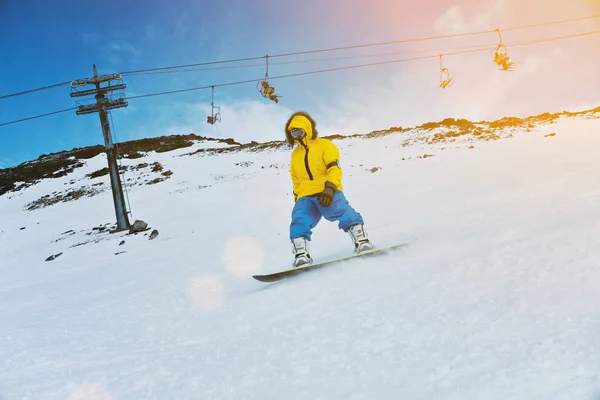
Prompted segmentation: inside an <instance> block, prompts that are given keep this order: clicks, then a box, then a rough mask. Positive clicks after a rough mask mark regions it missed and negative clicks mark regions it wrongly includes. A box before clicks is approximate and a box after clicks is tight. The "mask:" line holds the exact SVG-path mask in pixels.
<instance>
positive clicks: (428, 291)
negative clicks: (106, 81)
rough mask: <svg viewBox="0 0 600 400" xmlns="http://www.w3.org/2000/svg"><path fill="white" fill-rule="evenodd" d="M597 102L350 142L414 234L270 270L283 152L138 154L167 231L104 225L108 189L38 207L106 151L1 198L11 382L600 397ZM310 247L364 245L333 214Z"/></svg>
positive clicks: (134, 198)
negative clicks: (477, 132)
mask: <svg viewBox="0 0 600 400" xmlns="http://www.w3.org/2000/svg"><path fill="white" fill-rule="evenodd" d="M599 117H600V114H596V115H595V117H594V118H579V117H578V118H567V117H564V118H559V119H557V120H556V121H555V122H554V123H548V124H539V125H538V126H536V127H535V128H533V129H529V131H524V130H521V131H519V130H514V129H513V130H512V131H511V132H510V133H508V134H505V135H503V137H504V138H503V139H501V140H494V141H482V140H477V139H476V138H473V137H470V138H469V137H463V138H459V139H457V141H456V142H451V143H448V142H434V143H431V142H426V141H412V142H411V144H407V143H406V138H407V137H410V136H411V135H413V136H415V137H421V138H422V137H424V135H426V134H427V133H426V132H419V131H413V132H409V133H406V132H405V133H400V132H399V133H395V134H391V135H387V136H382V137H376V138H369V139H367V138H362V137H354V138H349V139H343V140H336V141H335V142H336V144H338V146H339V147H340V151H341V154H342V160H341V163H342V167H343V170H344V174H345V175H344V186H345V189H346V195H347V197H348V198H349V200H350V202H351V204H352V205H353V206H354V207H355V208H356V209H357V210H358V211H359V212H361V213H362V214H363V216H364V218H365V220H366V222H367V224H366V228H367V231H368V232H369V234H370V235H371V238H372V240H373V241H374V243H375V244H376V245H379V246H382V247H383V246H387V245H391V244H397V243H402V242H408V243H410V246H409V247H408V248H406V249H405V250H403V251H401V252H399V253H395V254H392V255H389V256H386V257H383V258H376V259H372V260H370V259H365V260H360V259H357V260H353V261H352V262H348V263H346V264H342V265H338V266H336V267H332V268H329V269H323V270H319V271H315V272H314V273H308V274H304V275H302V276H299V277H297V278H294V279H291V280H287V281H283V282H279V283H274V284H265V283H260V282H257V281H255V280H253V279H252V278H251V277H250V276H251V275H252V274H255V273H259V272H270V271H275V270H278V269H281V268H287V267H289V265H290V262H291V246H290V244H289V241H288V238H287V234H288V226H289V218H290V212H291V208H292V206H293V197H292V193H291V184H290V180H289V176H288V170H287V162H288V159H289V150H285V149H279V150H277V149H275V150H271V151H265V152H246V151H240V152H227V153H223V154H218V155H210V154H207V153H199V154H195V155H187V156H186V155H185V153H189V152H188V151H174V152H168V153H160V154H156V153H149V154H147V155H146V156H145V157H144V158H143V159H137V160H128V161H124V163H130V164H132V165H133V164H138V163H140V162H146V163H153V162H155V161H158V162H160V164H161V165H162V166H163V167H164V169H166V170H170V171H172V172H173V175H172V176H170V178H169V179H167V180H165V181H163V182H160V183H157V184H154V185H132V186H130V187H129V191H128V194H129V199H130V202H131V207H132V213H133V216H132V222H133V220H134V219H142V220H144V221H146V222H148V223H149V225H150V227H151V228H152V229H157V230H158V231H159V233H160V234H159V236H158V237H157V238H156V239H154V240H148V234H149V232H150V231H147V232H144V233H140V234H138V235H128V234H127V233H126V232H122V233H115V234H109V233H107V232H106V231H103V230H102V229H96V230H93V229H92V228H93V227H99V226H105V225H106V224H112V223H113V222H114V220H115V217H114V211H113V206H112V197H111V195H110V193H109V192H102V193H101V194H98V195H96V196H93V197H82V198H80V199H79V200H77V201H71V202H67V203H58V204H56V205H53V206H50V207H42V208H39V209H36V210H33V211H24V207H25V206H26V205H27V204H29V203H30V202H32V201H34V200H36V199H38V198H40V197H41V196H44V195H46V194H49V193H52V192H53V191H55V190H57V189H59V190H63V188H64V187H65V186H66V185H67V186H68V185H69V182H75V181H77V182H79V183H77V184H84V183H85V182H87V183H85V184H90V182H95V181H103V182H105V185H106V184H107V183H108V177H107V176H102V177H98V178H94V179H95V180H93V179H90V178H85V175H86V174H89V173H90V172H93V171H94V170H97V169H99V168H102V167H104V166H105V158H104V156H103V155H100V156H97V157H96V158H93V159H90V160H86V166H85V167H82V168H81V169H79V170H75V171H74V172H73V173H72V174H70V175H68V176H66V177H63V178H57V179H52V180H46V181H43V182H41V183H39V184H37V185H35V186H32V187H30V188H28V189H25V190H23V191H21V192H19V193H18V194H13V195H10V196H8V195H5V196H2V197H0V221H1V226H0V231H1V232H0V282H2V285H1V286H0V399H2V400H17V399H19V400H26V399H27V400H29V399H45V400H46V399H47V400H54V399H68V400H74V399H77V400H83V399H86V400H90V399H94V400H108V399H111V400H112V399H160V400H163V399H236V400H238V399H428V400H429V399H453V400H454V399H457V400H458V399H461V400H462V399H524V400H533V399H553V400H557V399H565V400H566V399H568V400H573V399H586V400H598V399H600V335H599V334H598V332H599V331H600V311H599V310H600V289H599V287H600V220H599V219H598V215H600V184H599V183H598V182H599V179H598V176H599V175H600V158H599V157H598V155H597V149H598V148H600V135H599V134H598V132H599V131H600V119H599ZM551 134H555V135H551ZM469 146H474V147H473V148H469ZM424 155H428V156H425V157H423V156H424ZM429 155H430V156H429ZM419 157H421V158H419ZM403 158H404V160H403ZM134 177H135V179H141V177H140V176H139V175H135V176H134ZM88 181H89V182H88ZM21 228H25V229H21ZM122 241H125V243H124V244H122V245H119V244H120V243H121V242H122ZM311 250H312V252H313V256H314V257H315V259H316V260H317V261H318V260H323V259H327V258H333V257H338V256H342V255H345V254H348V253H349V252H351V251H352V249H351V241H350V238H349V237H348V236H347V235H346V234H344V233H343V232H341V231H338V230H337V226H336V224H334V223H329V222H327V221H324V220H323V221H322V222H321V223H320V224H319V225H318V226H317V227H316V229H315V231H314V236H313V242H312V243H311ZM59 253H62V254H61V255H60V256H59V257H58V258H56V259H55V260H52V261H44V260H45V259H46V258H47V257H48V256H49V255H52V254H59Z"/></svg>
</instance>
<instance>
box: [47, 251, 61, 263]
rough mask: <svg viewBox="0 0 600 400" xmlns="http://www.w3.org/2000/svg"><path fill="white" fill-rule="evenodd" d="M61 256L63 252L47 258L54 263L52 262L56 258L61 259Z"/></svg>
mask: <svg viewBox="0 0 600 400" xmlns="http://www.w3.org/2000/svg"><path fill="white" fill-rule="evenodd" d="M61 255H62V252H61V253H58V254H54V255H52V256H50V257H48V258H46V261H52V260H54V259H56V258H58V257H60V256H61Z"/></svg>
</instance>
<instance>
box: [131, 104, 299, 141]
mask: <svg viewBox="0 0 600 400" xmlns="http://www.w3.org/2000/svg"><path fill="white" fill-rule="evenodd" d="M220 106H221V111H220V112H221V121H220V122H217V123H216V124H214V125H210V124H208V123H207V122H206V117H207V116H209V115H211V107H210V105H207V104H206V103H191V104H189V103H181V102H170V103H164V104H162V105H161V107H160V109H157V110H156V111H152V110H151V109H145V110H146V112H145V115H141V114H142V113H141V112H138V113H137V115H138V117H140V118H143V119H144V122H141V121H139V123H138V124H137V126H136V127H135V128H134V129H130V130H129V131H130V134H131V135H133V136H134V137H137V138H139V137H148V136H162V135H187V134H189V133H195V134H197V135H201V136H206V137H213V138H223V139H226V138H233V139H235V140H236V141H239V142H241V143H249V142H251V141H256V142H267V141H273V140H283V139H284V134H283V124H284V123H285V121H286V120H287V118H288V117H289V115H290V114H292V112H293V111H292V110H291V109H289V108H288V107H286V106H284V105H281V104H275V103H272V102H267V101H266V100H265V101H258V100H238V101H233V102H226V103H223V104H221V105H220ZM215 112H216V110H215Z"/></svg>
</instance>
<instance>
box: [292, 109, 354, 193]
mask: <svg viewBox="0 0 600 400" xmlns="http://www.w3.org/2000/svg"><path fill="white" fill-rule="evenodd" d="M315 126H316V123H315V122H314V120H313V119H312V118H311V117H310V116H309V115H308V114H306V113H303V112H299V113H295V114H294V115H292V117H290V119H289V120H288V123H287V124H286V137H287V139H288V142H289V143H290V144H291V145H293V144H294V142H295V143H296V147H295V148H294V150H293V151H292V155H291V162H290V176H291V178H292V183H293V190H294V200H298V199H299V198H301V197H304V196H312V195H316V194H319V193H321V192H322V191H323V189H325V182H326V181H329V182H331V183H333V184H334V185H335V186H336V188H337V190H339V191H340V192H343V187H342V169H341V168H340V164H339V160H340V152H339V150H338V148H337V146H336V145H335V144H334V143H333V142H332V141H330V140H327V139H322V138H318V137H317V135H318V133H317V130H316V129H315ZM293 128H302V129H304V131H305V132H306V136H305V137H304V138H303V139H302V140H300V141H298V140H296V141H294V140H293V138H292V137H291V135H290V134H289V131H290V130H291V129H293Z"/></svg>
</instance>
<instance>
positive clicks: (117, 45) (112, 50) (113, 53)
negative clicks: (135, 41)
mask: <svg viewBox="0 0 600 400" xmlns="http://www.w3.org/2000/svg"><path fill="white" fill-rule="evenodd" d="M104 52H105V53H106V54H107V57H108V61H109V62H110V63H111V64H113V65H115V66H116V65H120V64H123V63H125V61H126V62H127V63H128V64H135V63H137V62H138V61H139V60H140V56H141V54H142V52H141V50H140V49H139V48H137V47H136V46H134V45H132V44H131V43H127V42H124V41H121V42H111V43H109V44H108V45H106V47H105V48H104Z"/></svg>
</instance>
